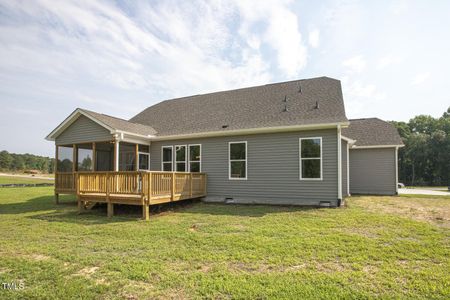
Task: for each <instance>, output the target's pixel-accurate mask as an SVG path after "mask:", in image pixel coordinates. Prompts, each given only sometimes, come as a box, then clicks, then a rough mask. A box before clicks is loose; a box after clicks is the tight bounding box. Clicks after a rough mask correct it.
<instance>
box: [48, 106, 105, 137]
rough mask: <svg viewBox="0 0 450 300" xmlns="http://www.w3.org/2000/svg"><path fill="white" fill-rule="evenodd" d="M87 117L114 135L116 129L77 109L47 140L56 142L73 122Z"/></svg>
mask: <svg viewBox="0 0 450 300" xmlns="http://www.w3.org/2000/svg"><path fill="white" fill-rule="evenodd" d="M81 115H83V116H85V117H86V118H89V119H90V120H92V121H94V122H95V123H97V124H99V125H100V126H102V127H104V128H106V129H107V130H109V131H110V132H111V134H114V128H112V127H110V126H108V125H106V124H105V123H103V122H100V121H99V120H97V119H96V118H94V117H93V116H91V115H90V114H88V113H85V112H84V111H83V110H81V109H79V108H77V109H75V110H74V111H73V112H72V113H71V114H70V115H69V116H68V117H67V118H66V119H65V120H64V121H63V122H62V123H61V124H59V125H58V127H56V128H55V129H54V130H53V131H52V132H50V133H49V134H48V135H47V136H46V137H45V139H46V140H47V141H54V140H55V139H56V138H57V137H58V136H59V135H60V134H61V133H62V132H63V131H64V130H65V129H66V128H67V127H69V126H70V125H71V124H72V123H73V122H75V121H76V120H77V119H78V117H79V116H81Z"/></svg>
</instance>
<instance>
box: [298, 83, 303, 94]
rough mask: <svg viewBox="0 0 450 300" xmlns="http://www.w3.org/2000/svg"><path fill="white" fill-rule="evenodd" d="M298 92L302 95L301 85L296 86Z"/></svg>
mask: <svg viewBox="0 0 450 300" xmlns="http://www.w3.org/2000/svg"><path fill="white" fill-rule="evenodd" d="M298 92H299V93H300V94H301V93H302V85H301V84H299V85H298Z"/></svg>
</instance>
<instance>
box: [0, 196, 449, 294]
mask: <svg viewBox="0 0 450 300" xmlns="http://www.w3.org/2000/svg"><path fill="white" fill-rule="evenodd" d="M62 202H63V204H60V205H58V206H57V205H55V204H54V201H53V198H52V188H9V189H1V190H0V228H1V229H2V234H1V237H0V254H1V260H0V280H1V282H19V280H22V281H23V283H24V285H25V288H24V289H22V290H18V291H17V290H16V291H7V290H1V289H0V298H3V299H23V298H40V299H44V298H45V299H68V298H77V299H81V298H82V299H147V298H178V299H184V298H219V299H223V298H241V299H244V298H246V299H248V298H259V299H261V298H296V299H305V298H311V299H320V298H323V299H330V298H334V299H337V298H341V299H342V298H353V299H361V298H374V297H382V298H422V299H431V298H435V299H439V298H440V299H448V298H449V296H450V286H449V282H450V275H449V274H450V273H449V270H450V220H449V218H450V213H449V211H450V198H403V197H352V198H351V199H348V200H347V206H346V207H344V208H340V209H326V208H325V209H313V208H310V209H306V208H294V207H270V206H237V205H216V204H203V203H194V204H184V205H177V206H173V207H172V208H171V209H163V210H162V212H159V213H158V214H155V213H154V214H153V215H152V216H151V220H150V221H149V222H145V221H140V220H138V218H139V217H140V210H139V209H136V210H133V209H130V208H126V210H124V209H118V210H117V211H118V216H115V217H114V218H112V219H108V218H106V210H105V208H102V207H100V208H99V209H94V210H92V211H89V212H87V213H85V214H83V215H77V214H76V206H75V203H74V202H73V198H71V197H62Z"/></svg>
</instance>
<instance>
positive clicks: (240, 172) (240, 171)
mask: <svg viewBox="0 0 450 300" xmlns="http://www.w3.org/2000/svg"><path fill="white" fill-rule="evenodd" d="M228 162H229V165H228V178H229V179H242V180H245V179H247V142H229V143H228Z"/></svg>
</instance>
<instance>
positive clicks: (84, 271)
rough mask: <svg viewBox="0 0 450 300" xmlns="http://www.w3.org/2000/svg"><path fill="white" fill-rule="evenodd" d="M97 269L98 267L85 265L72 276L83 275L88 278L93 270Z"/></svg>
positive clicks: (92, 273)
mask: <svg viewBox="0 0 450 300" xmlns="http://www.w3.org/2000/svg"><path fill="white" fill-rule="evenodd" d="M98 269H99V267H86V268H83V269H81V270H80V271H78V272H76V273H75V274H74V276H83V277H86V278H90V277H91V276H92V275H94V273H95V272H97V270H98Z"/></svg>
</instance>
